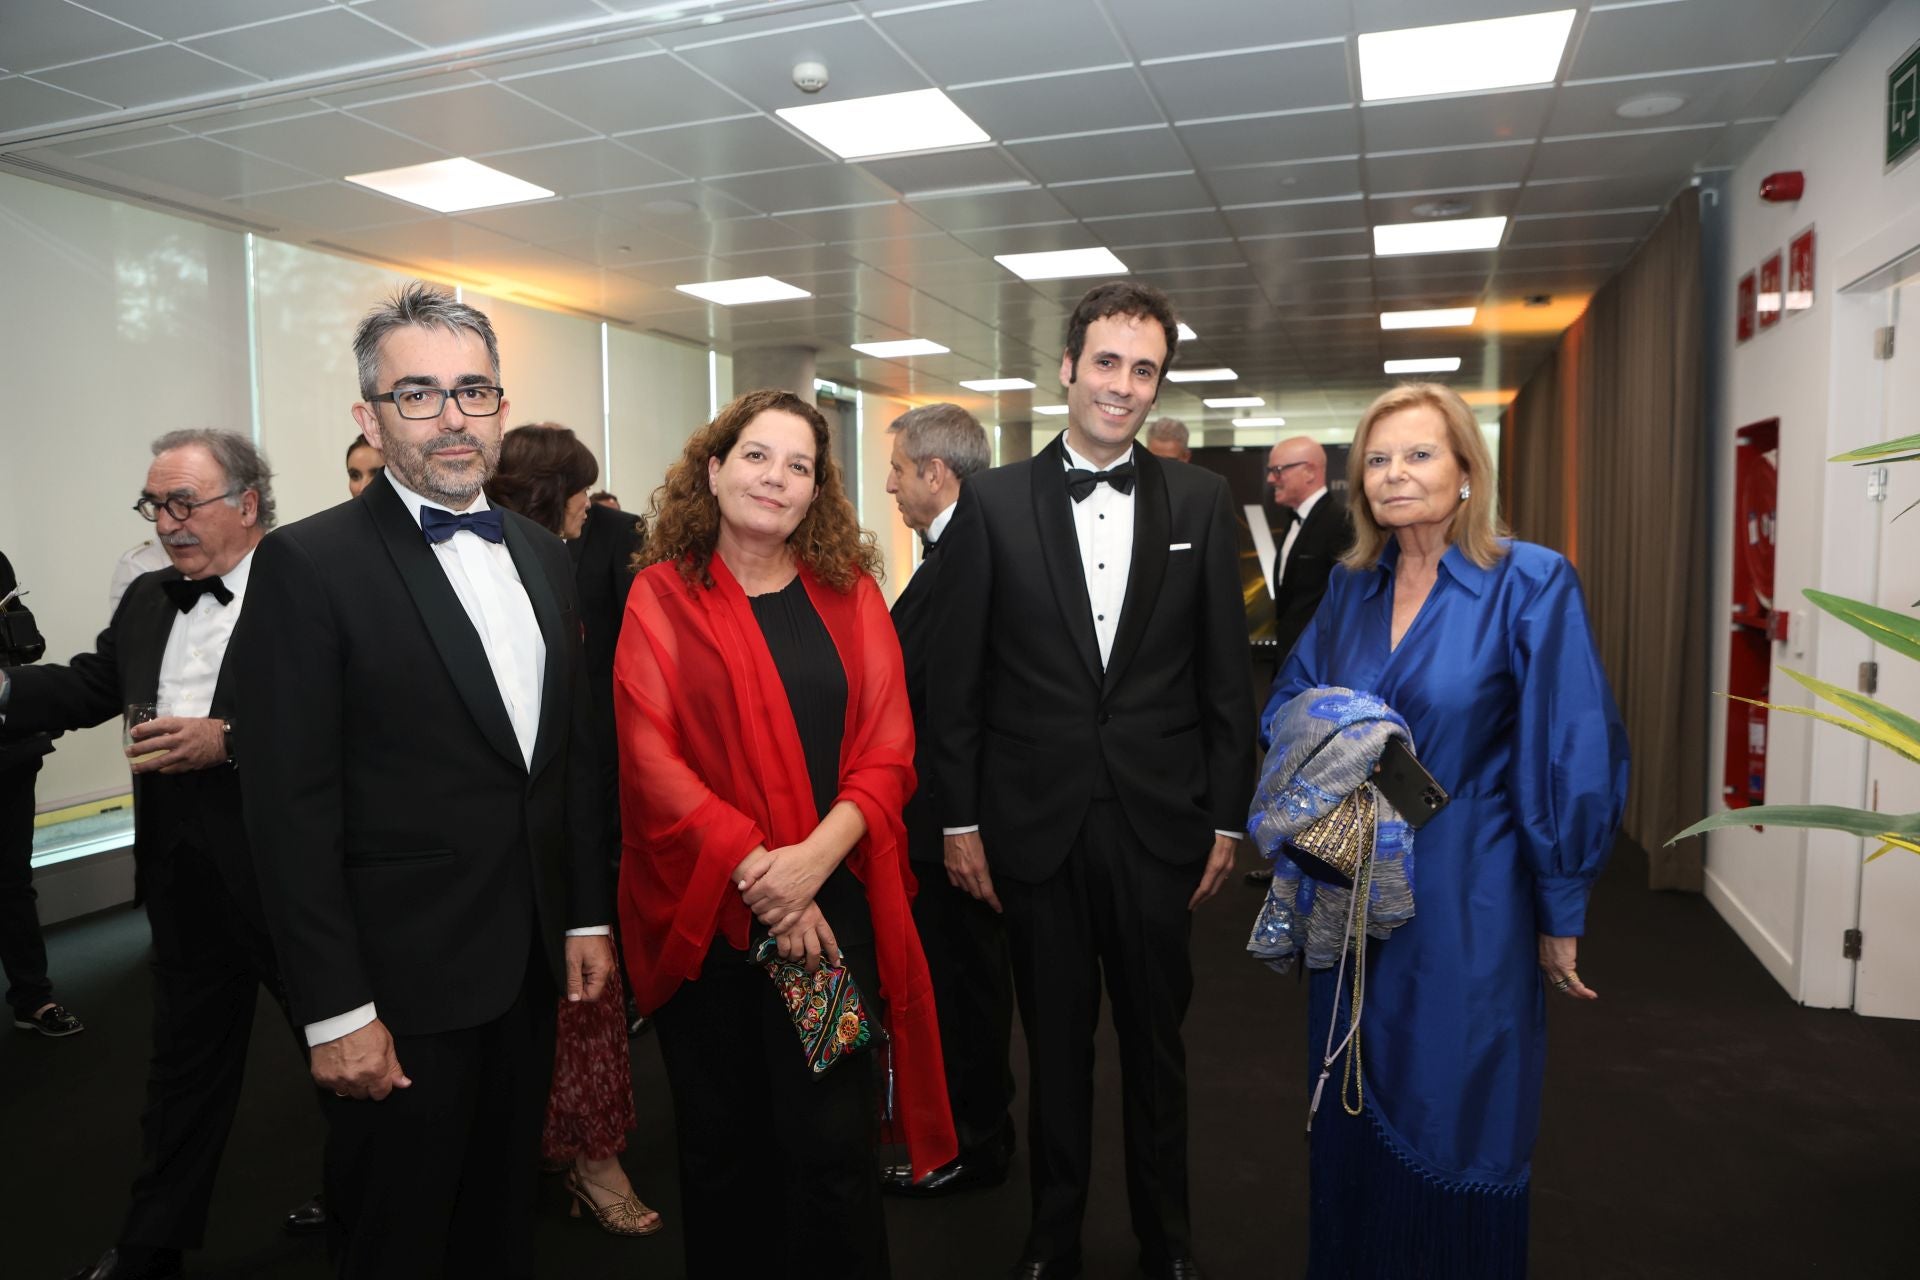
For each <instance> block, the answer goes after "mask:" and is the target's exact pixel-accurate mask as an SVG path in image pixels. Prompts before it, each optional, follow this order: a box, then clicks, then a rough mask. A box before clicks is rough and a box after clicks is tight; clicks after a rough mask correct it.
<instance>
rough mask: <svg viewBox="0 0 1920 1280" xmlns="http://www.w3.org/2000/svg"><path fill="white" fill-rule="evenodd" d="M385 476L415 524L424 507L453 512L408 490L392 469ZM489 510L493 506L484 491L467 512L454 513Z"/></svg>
mask: <svg viewBox="0 0 1920 1280" xmlns="http://www.w3.org/2000/svg"><path fill="white" fill-rule="evenodd" d="M383 474H384V475H385V476H386V477H387V483H388V484H390V485H392V486H393V491H394V492H395V493H397V494H399V495H400V501H402V502H404V503H406V504H407V514H408V515H410V516H412V517H413V522H414V523H415V524H419V523H420V508H422V507H435V508H437V509H439V510H441V511H453V508H452V507H450V506H448V505H447V504H446V503H444V502H434V501H433V500H431V499H429V498H423V497H421V496H420V495H419V494H417V493H415V492H414V491H413V490H411V489H409V488H407V486H406V485H404V484H401V483H400V477H398V476H396V475H394V474H393V468H392V467H387V468H385V469H384V471H383ZM488 510H491V506H490V505H489V504H488V502H487V491H486V490H485V489H482V490H481V491H480V492H479V493H476V494H474V495H473V501H472V502H470V503H468V504H467V510H466V511H454V512H453V513H454V514H455V515H466V514H467V513H468V512H472V511H488Z"/></svg>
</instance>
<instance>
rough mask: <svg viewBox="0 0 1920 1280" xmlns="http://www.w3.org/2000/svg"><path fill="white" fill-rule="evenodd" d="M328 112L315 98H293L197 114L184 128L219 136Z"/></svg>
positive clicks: (327, 107) (326, 107) (329, 109)
mask: <svg viewBox="0 0 1920 1280" xmlns="http://www.w3.org/2000/svg"><path fill="white" fill-rule="evenodd" d="M331 110H332V108H331V107H329V106H328V105H327V104H326V103H324V102H322V101H321V100H320V99H318V98H293V99H290V100H288V101H286V102H274V103H267V104H265V105H263V106H258V107H240V108H238V109H235V108H228V109H225V110H221V111H214V112H209V113H208V114H206V115H196V116H194V117H192V118H191V119H190V120H188V121H186V125H187V127H190V128H191V129H192V130H193V131H194V132H195V133H201V134H212V135H218V134H222V133H226V132H228V131H229V130H232V129H250V128H252V127H253V126H254V125H257V124H277V123H279V122H280V121H282V120H297V119H299V118H300V117H301V116H315V115H325V114H326V113H327V112H329V111H331Z"/></svg>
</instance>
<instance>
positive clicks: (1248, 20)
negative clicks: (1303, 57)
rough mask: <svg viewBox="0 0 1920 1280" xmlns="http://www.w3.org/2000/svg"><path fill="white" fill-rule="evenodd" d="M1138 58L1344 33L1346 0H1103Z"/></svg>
mask: <svg viewBox="0 0 1920 1280" xmlns="http://www.w3.org/2000/svg"><path fill="white" fill-rule="evenodd" d="M1106 8H1107V12H1108V13H1110V14H1111V15H1113V20H1114V21H1115V22H1116V23H1117V24H1119V27H1120V34H1121V36H1122V37H1123V38H1125V40H1126V42H1127V44H1128V46H1129V47H1131V48H1132V50H1133V54H1134V56H1135V57H1136V58H1168V57H1179V56H1182V55H1185V54H1196V53H1213V52H1217V51H1220V50H1226V49H1245V48H1248V47H1253V46H1260V45H1272V44H1289V43H1293V42H1297V41H1302V40H1324V39H1327V38H1329V37H1332V36H1343V35H1345V34H1346V33H1347V23H1348V16H1347V5H1346V0H1286V3H1284V4H1277V3H1274V0H1208V2H1207V3H1205V4H1179V3H1170V2H1169V0H1106Z"/></svg>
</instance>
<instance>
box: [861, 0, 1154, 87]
mask: <svg viewBox="0 0 1920 1280" xmlns="http://www.w3.org/2000/svg"><path fill="white" fill-rule="evenodd" d="M872 8H873V9H874V10H875V12H874V23H875V24H876V25H877V26H878V27H879V28H880V30H881V31H882V32H883V33H885V34H886V35H887V36H888V37H889V38H890V39H891V40H893V41H894V43H896V44H898V45H899V46H900V47H901V48H902V49H904V50H905V51H906V54H907V56H908V57H909V58H912V59H913V60H914V61H915V62H917V63H919V64H920V66H921V67H922V68H923V69H924V70H925V71H926V73H927V74H928V75H930V76H932V77H933V78H934V80H935V81H936V82H937V83H939V84H942V85H953V84H965V83H968V82H971V81H976V80H1004V79H1007V78H1008V77H1010V76H1025V75H1037V74H1043V73H1049V74H1050V73H1052V72H1056V71H1062V70H1067V69H1071V68H1076V67H1098V66H1111V65H1113V64H1114V63H1116V62H1125V61H1127V52H1126V50H1125V49H1124V48H1122V47H1121V45H1120V42H1119V41H1118V40H1116V39H1115V38H1114V36H1113V33H1112V32H1111V31H1110V30H1109V29H1108V27H1107V24H1106V22H1105V21H1103V20H1102V18H1101V16H1100V11H1099V9H1098V8H1097V7H1096V6H1095V5H1094V3H1093V0H1048V3H1047V5H1046V7H1045V9H1044V10H1036V9H1035V7H1034V5H1033V3H1032V0H973V2H972V3H966V4H950V5H937V6H932V7H921V8H906V7H905V6H899V7H894V6H885V7H883V6H878V5H875V6H872ZM889 10H890V11H889ZM998 32H1005V33H1008V34H1009V35H1012V34H1013V33H1018V34H1017V36H1013V38H1008V39H995V38H992V37H993V35H994V33H998Z"/></svg>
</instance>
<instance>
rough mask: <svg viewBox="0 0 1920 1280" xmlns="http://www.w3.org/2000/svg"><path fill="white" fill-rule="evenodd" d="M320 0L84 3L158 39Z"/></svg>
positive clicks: (292, 10)
mask: <svg viewBox="0 0 1920 1280" xmlns="http://www.w3.org/2000/svg"><path fill="white" fill-rule="evenodd" d="M24 2H25V3H28V4H34V3H38V0H24ZM324 2H325V0H191V2H190V3H181V2H180V0H170V2H167V3H158V4H156V3H155V0H87V5H86V7H87V8H89V9H91V10H93V11H94V12H95V13H100V14H105V15H106V16H107V17H109V18H118V19H119V20H120V21H122V22H125V23H127V24H129V25H131V26H134V27H138V28H140V29H141V30H142V31H147V32H150V33H152V34H153V35H156V36H158V37H160V38H161V39H162V40H182V39H185V38H186V37H188V36H197V35H204V34H206V33H207V32H210V31H225V30H226V29H227V28H229V27H238V26H244V25H246V24H248V23H253V22H265V21H267V20H269V19H272V18H285V17H288V16H290V15H292V14H296V13H306V12H308V11H310V10H313V9H316V8H319V7H321V5H322V4H323V3H324ZM9 4H10V6H12V7H14V8H16V9H17V8H18V5H16V4H13V0H9Z"/></svg>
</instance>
